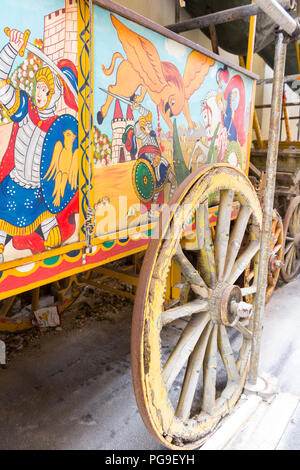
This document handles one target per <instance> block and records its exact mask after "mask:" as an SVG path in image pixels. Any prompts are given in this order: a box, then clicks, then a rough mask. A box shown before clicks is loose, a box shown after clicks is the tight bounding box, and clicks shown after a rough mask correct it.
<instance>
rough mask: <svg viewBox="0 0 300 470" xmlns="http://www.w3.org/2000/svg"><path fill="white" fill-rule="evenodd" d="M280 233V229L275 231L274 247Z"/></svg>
mask: <svg viewBox="0 0 300 470" xmlns="http://www.w3.org/2000/svg"><path fill="white" fill-rule="evenodd" d="M281 231H282V228H281V227H279V229H278V230H276V232H275V237H274V245H276V243H277V242H278V238H279V235H280V233H281Z"/></svg>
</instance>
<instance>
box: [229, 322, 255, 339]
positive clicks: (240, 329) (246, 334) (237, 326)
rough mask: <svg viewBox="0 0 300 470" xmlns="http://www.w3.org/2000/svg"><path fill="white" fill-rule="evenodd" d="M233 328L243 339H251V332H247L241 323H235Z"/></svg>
mask: <svg viewBox="0 0 300 470" xmlns="http://www.w3.org/2000/svg"><path fill="white" fill-rule="evenodd" d="M233 328H234V329H235V330H237V331H238V332H239V333H241V334H242V335H243V336H244V337H245V338H247V339H252V336H253V335H252V331H250V330H248V328H246V327H245V326H244V325H242V324H241V322H238V323H236V324H235V325H234V327H233Z"/></svg>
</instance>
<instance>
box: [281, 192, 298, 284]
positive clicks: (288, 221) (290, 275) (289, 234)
mask: <svg viewBox="0 0 300 470" xmlns="http://www.w3.org/2000/svg"><path fill="white" fill-rule="evenodd" d="M283 234H284V244H285V246H284V260H283V266H282V267H281V271H280V275H281V277H282V279H283V280H284V281H285V282H290V281H291V280H292V279H294V278H295V277H296V276H297V275H298V274H299V273H300V196H297V197H295V198H294V199H292V201H291V202H290V205H289V207H288V210H287V212H286V214H285V217H284V220H283Z"/></svg>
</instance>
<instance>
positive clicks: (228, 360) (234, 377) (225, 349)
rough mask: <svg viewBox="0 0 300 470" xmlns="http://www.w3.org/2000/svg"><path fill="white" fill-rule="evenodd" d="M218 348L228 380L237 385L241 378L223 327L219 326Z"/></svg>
mask: <svg viewBox="0 0 300 470" xmlns="http://www.w3.org/2000/svg"><path fill="white" fill-rule="evenodd" d="M218 348H219V351H220V354H221V357H222V361H223V363H224V366H225V369H226V372H227V376H228V380H230V381H232V382H237V383H238V382H239V381H240V380H241V377H240V374H239V373H238V370H237V367H236V364H235V359H234V355H233V351H232V348H231V344H230V341H229V338H228V334H227V331H226V327H225V326H224V325H220V326H219V334H218Z"/></svg>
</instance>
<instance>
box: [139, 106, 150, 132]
mask: <svg viewBox="0 0 300 470" xmlns="http://www.w3.org/2000/svg"><path fill="white" fill-rule="evenodd" d="M148 122H150V123H151V122H152V113H151V111H149V112H148V114H147V116H141V117H140V118H139V124H140V127H141V129H142V131H143V132H144V133H145V126H146V123H148Z"/></svg>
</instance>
